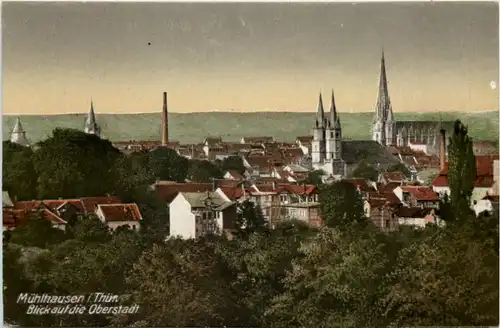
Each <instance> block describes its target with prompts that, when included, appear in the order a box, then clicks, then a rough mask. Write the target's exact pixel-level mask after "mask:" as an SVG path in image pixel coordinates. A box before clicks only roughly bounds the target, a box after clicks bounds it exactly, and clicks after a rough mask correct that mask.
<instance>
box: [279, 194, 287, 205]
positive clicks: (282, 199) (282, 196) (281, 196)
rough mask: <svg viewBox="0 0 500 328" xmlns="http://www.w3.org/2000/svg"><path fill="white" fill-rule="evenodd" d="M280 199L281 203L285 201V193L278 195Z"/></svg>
mask: <svg viewBox="0 0 500 328" xmlns="http://www.w3.org/2000/svg"><path fill="white" fill-rule="evenodd" d="M280 201H281V202H282V203H284V202H286V195H280Z"/></svg>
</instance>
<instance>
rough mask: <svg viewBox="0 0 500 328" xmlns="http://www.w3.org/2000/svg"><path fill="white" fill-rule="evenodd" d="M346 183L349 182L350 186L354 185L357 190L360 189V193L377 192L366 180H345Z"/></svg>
mask: <svg viewBox="0 0 500 328" xmlns="http://www.w3.org/2000/svg"><path fill="white" fill-rule="evenodd" d="M343 180H344V181H345V182H348V183H350V184H353V185H354V186H355V187H356V188H358V189H359V190H360V191H375V190H374V188H373V186H371V185H370V183H369V182H368V181H366V180H365V179H355V178H352V179H343Z"/></svg>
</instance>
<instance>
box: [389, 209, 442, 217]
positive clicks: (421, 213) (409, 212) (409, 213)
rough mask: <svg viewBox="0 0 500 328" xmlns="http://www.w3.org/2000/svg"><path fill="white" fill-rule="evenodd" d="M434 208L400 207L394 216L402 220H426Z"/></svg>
mask: <svg viewBox="0 0 500 328" xmlns="http://www.w3.org/2000/svg"><path fill="white" fill-rule="evenodd" d="M432 211H433V209H432V208H420V207H400V208H398V209H397V210H396V211H395V212H394V214H395V215H396V216H397V217H400V218H424V217H426V216H427V215H429V214H430V213H432Z"/></svg>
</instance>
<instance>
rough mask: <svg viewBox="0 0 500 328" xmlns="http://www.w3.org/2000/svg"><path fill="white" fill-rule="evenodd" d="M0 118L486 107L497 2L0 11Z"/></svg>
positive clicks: (492, 97) (491, 95)
mask: <svg viewBox="0 0 500 328" xmlns="http://www.w3.org/2000/svg"><path fill="white" fill-rule="evenodd" d="M2 33H3V34H2V39H3V44H2V46H3V56H2V73H3V76H2V79H3V99H2V111H3V113H4V114H5V115H51V114H66V113H67V114H70V113H75V114H77V113H85V112H87V111H88V109H89V107H90V99H91V98H92V99H93V101H94V108H95V111H96V113H97V114H140V113H153V112H159V111H160V110H161V107H162V93H163V92H164V91H167V92H168V94H169V111H170V112H176V113H177V112H178V113H190V112H219V113H220V112H234V113H237V112H248V111H250V112H256V111H258V112H269V111H280V112H312V111H314V110H315V108H316V103H317V98H318V93H319V91H320V90H321V91H322V93H323V100H324V106H325V107H326V108H328V107H329V99H330V93H331V89H332V88H333V89H335V98H336V103H337V108H338V110H339V111H340V112H344V113H350V112H371V111H373V108H374V106H375V99H376V96H377V86H378V76H379V69H380V56H381V49H382V46H383V48H384V52H385V57H386V67H387V75H388V79H389V94H390V96H391V101H392V105H393V110H394V112H395V113H398V112H401V113H403V112H430V111H446V112H464V111H478V112H480V111H488V110H498V88H492V87H491V85H490V83H491V82H492V81H494V82H495V83H496V84H498V45H499V43H498V3H491V2H483V3H463V2H462V3H450V2H434V3H357V4H352V3H47V2H46V3H23V2H11V3H5V2H4V3H3V4H2Z"/></svg>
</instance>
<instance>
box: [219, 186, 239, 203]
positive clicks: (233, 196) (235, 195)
mask: <svg viewBox="0 0 500 328" xmlns="http://www.w3.org/2000/svg"><path fill="white" fill-rule="evenodd" d="M219 188H220V190H221V191H222V192H223V193H224V194H225V195H226V196H227V198H229V199H230V200H233V201H234V200H237V199H240V198H241V197H243V189H242V188H240V187H219Z"/></svg>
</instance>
